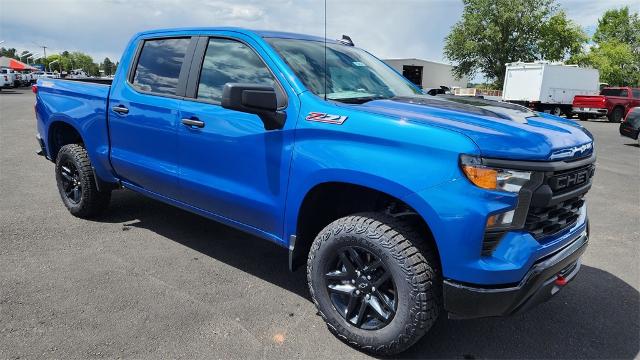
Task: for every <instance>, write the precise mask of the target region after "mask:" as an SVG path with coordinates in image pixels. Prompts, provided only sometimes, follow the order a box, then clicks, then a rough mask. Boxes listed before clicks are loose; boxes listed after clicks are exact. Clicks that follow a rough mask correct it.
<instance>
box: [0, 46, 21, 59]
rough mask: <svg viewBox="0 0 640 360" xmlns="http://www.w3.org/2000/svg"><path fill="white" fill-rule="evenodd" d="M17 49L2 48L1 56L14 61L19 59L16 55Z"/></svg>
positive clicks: (0, 50) (0, 49)
mask: <svg viewBox="0 0 640 360" xmlns="http://www.w3.org/2000/svg"><path fill="white" fill-rule="evenodd" d="M16 51H17V50H16V49H14V48H8V49H7V48H0V56H6V57H9V58H12V59H16V60H17V59H18V55H16Z"/></svg>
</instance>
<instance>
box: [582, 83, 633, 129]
mask: <svg viewBox="0 0 640 360" xmlns="http://www.w3.org/2000/svg"><path fill="white" fill-rule="evenodd" d="M635 106H640V88H631V87H608V88H604V89H602V90H600V95H576V96H575V97H574V98H573V109H572V112H573V113H574V114H578V118H579V119H580V120H587V119H589V118H595V117H599V116H606V117H608V118H609V121H611V122H620V121H621V120H622V119H623V118H624V116H625V115H626V114H627V112H628V111H629V109H631V108H633V107H635Z"/></svg>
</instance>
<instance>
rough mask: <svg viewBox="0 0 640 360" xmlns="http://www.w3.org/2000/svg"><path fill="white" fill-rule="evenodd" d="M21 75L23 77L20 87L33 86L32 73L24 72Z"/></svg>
mask: <svg viewBox="0 0 640 360" xmlns="http://www.w3.org/2000/svg"><path fill="white" fill-rule="evenodd" d="M20 75H21V80H20V85H22V86H29V85H31V73H30V72H28V71H23V72H22V73H20Z"/></svg>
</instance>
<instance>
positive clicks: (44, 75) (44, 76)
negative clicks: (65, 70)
mask: <svg viewBox="0 0 640 360" xmlns="http://www.w3.org/2000/svg"><path fill="white" fill-rule="evenodd" d="M36 77H37V78H38V79H56V78H58V76H56V74H54V73H52V72H44V71H40V72H37V73H36Z"/></svg>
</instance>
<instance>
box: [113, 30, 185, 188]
mask: <svg viewBox="0 0 640 360" xmlns="http://www.w3.org/2000/svg"><path fill="white" fill-rule="evenodd" d="M194 41H195V40H193V41H192V38H191V37H175V38H152V39H146V40H143V41H141V42H140V43H139V44H138V49H137V53H136V56H135V57H134V60H133V62H132V65H131V68H130V71H129V73H128V75H127V79H126V80H123V79H120V82H119V83H118V84H114V85H113V87H112V94H111V96H110V101H109V130H110V138H111V162H112V164H113V168H114V169H115V171H116V172H117V174H118V175H119V176H120V177H121V178H122V179H123V180H124V181H126V182H128V183H129V184H132V185H134V186H136V187H138V188H140V189H143V190H147V191H151V192H154V193H157V194H160V195H164V196H167V197H170V198H175V196H176V194H177V192H178V191H177V188H178V150H177V146H178V145H177V142H178V139H177V129H178V125H179V123H180V116H179V108H180V103H181V101H182V97H183V96H184V91H185V90H184V89H185V85H186V80H187V76H188V73H189V66H190V64H191V57H192V55H193V49H194V47H195V42H194Z"/></svg>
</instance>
